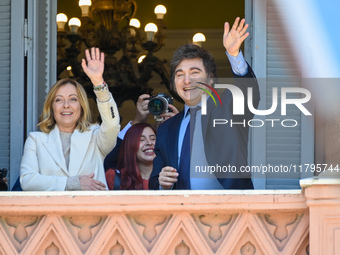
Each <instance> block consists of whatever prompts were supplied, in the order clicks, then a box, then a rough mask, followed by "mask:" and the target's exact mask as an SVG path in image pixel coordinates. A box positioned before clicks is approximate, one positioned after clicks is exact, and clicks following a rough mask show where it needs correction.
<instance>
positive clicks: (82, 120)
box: [38, 78, 91, 134]
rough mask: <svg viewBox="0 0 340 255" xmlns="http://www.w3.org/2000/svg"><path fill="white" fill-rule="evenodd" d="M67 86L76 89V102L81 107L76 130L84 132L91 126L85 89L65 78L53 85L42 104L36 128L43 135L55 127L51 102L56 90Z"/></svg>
mask: <svg viewBox="0 0 340 255" xmlns="http://www.w3.org/2000/svg"><path fill="white" fill-rule="evenodd" d="M67 84H71V85H73V86H75V87H76V91H77V95H78V100H79V103H80V106H81V113H80V117H79V120H78V123H77V126H76V129H79V131H80V132H84V131H86V130H88V127H89V126H90V125H91V111H90V106H89V101H88V99H87V95H86V92H85V89H84V88H83V86H82V85H81V84H80V83H79V82H77V81H75V80H73V79H69V78H65V79H61V80H59V81H58V82H57V83H56V84H54V85H53V87H52V88H51V89H50V91H49V92H48V94H47V97H46V100H45V103H44V108H43V112H42V114H41V115H40V118H39V124H38V126H39V127H40V130H41V131H42V132H44V133H47V134H48V133H50V132H51V130H52V129H53V128H54V127H55V125H56V121H55V119H54V113H53V108H52V105H53V101H54V99H55V96H56V93H57V90H58V89H59V88H60V87H62V86H65V85H67Z"/></svg>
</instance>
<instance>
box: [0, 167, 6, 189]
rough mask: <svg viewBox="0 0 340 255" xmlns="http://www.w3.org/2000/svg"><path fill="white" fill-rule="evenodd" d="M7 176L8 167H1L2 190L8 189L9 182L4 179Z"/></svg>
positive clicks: (0, 180) (0, 185)
mask: <svg viewBox="0 0 340 255" xmlns="http://www.w3.org/2000/svg"><path fill="white" fill-rule="evenodd" d="M6 176H7V169H6V168H3V169H0V191H6V190H8V186H7V184H6V183H5V182H4V181H3V180H2V179H3V178H4V177H6Z"/></svg>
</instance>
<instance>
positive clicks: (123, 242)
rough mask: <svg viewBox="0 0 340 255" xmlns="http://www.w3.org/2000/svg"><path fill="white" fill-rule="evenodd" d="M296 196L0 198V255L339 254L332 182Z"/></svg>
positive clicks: (339, 183) (338, 191)
mask: <svg viewBox="0 0 340 255" xmlns="http://www.w3.org/2000/svg"><path fill="white" fill-rule="evenodd" d="M301 185H302V187H303V189H302V190H275V191H273V190H253V191H204V192H203V191H110V192H2V193H0V204H1V206H0V215H1V216H0V254H1V255H9V254H48V255H51V254H71V255H76V254H91V255H93V254H96V255H97V254H137V255H140V254H155V255H156V254H157V255H163V254H204V255H206V254H233V255H234V254H242V255H244V254H256V255H258V254H264V255H272V254H288V255H293V254H298V255H301V254H315V255H316V254H318V255H320V254H327V255H328V254H340V180H338V179H322V180H314V179H310V180H309V179H306V180H302V181H301Z"/></svg>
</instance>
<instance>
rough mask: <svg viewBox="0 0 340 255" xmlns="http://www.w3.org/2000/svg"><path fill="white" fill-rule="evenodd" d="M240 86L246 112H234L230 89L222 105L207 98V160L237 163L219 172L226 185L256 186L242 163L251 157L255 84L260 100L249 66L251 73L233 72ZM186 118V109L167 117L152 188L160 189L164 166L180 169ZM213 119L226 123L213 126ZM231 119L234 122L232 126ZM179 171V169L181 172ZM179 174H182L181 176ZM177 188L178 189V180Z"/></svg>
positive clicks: (256, 95) (204, 124) (256, 99)
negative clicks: (249, 102) (249, 96)
mask: <svg viewBox="0 0 340 255" xmlns="http://www.w3.org/2000/svg"><path fill="white" fill-rule="evenodd" d="M229 84H235V85H236V86H237V87H239V88H240V89H241V90H242V91H243V94H244V97H245V108H244V109H245V114H244V115H233V114H232V113H233V106H232V104H233V98H232V94H231V92H230V91H229V90H225V91H224V92H223V93H222V94H221V95H220V96H221V99H222V103H223V106H221V105H217V106H215V104H214V102H213V100H212V98H209V99H208V101H207V115H202V117H201V119H202V132H203V140H204V148H205V154H206V158H207V161H208V163H209V165H210V166H216V165H217V164H218V165H219V166H228V165H230V166H234V167H235V168H236V169H237V172H235V173H232V172H228V173H222V174H216V177H217V179H218V181H219V182H220V183H221V185H222V186H223V187H224V188H225V189H253V184H252V181H251V178H250V177H251V174H250V173H241V172H240V171H239V169H240V167H241V166H246V165H247V157H248V133H249V127H248V120H250V119H252V118H253V116H254V115H253V114H252V113H251V112H250V111H249V109H248V107H247V88H248V87H252V88H253V106H254V107H255V108H257V107H258V103H259V100H260V95H259V87H258V83H257V80H256V78H255V74H254V73H253V70H252V69H251V67H250V66H248V74H247V75H245V76H237V75H236V74H234V79H233V81H232V83H229ZM182 119H183V112H180V113H179V114H177V115H175V116H174V117H172V118H170V119H168V120H167V121H165V122H164V123H163V124H162V125H160V127H159V129H158V132H157V140H156V145H155V153H156V157H155V159H154V162H153V171H152V173H151V176H150V181H149V189H153V190H155V189H159V181H158V177H159V173H160V172H161V170H162V168H163V167H164V166H172V167H174V168H175V169H178V135H179V129H180V125H181V121H182ZM214 119H226V120H228V122H229V123H228V124H227V125H216V127H213V120H214ZM231 120H232V121H233V122H234V123H235V122H237V123H243V122H244V123H245V125H243V124H235V125H233V126H232V127H231V126H230V122H231ZM179 175H180V173H179ZM178 178H180V176H179V177H178ZM173 188H174V189H177V185H176V184H175V185H174V187H173Z"/></svg>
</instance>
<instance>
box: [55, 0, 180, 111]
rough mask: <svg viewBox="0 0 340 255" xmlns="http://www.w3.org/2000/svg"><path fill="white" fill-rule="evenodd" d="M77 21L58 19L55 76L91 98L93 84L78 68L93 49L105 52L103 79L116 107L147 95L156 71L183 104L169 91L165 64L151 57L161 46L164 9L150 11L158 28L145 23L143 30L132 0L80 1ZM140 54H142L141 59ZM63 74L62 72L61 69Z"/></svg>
mask: <svg viewBox="0 0 340 255" xmlns="http://www.w3.org/2000/svg"><path fill="white" fill-rule="evenodd" d="M79 6H80V8H81V13H82V15H81V18H80V19H78V18H72V19H70V20H69V22H68V25H69V31H66V30H65V24H66V22H67V20H68V18H67V16H66V15H65V14H62V13H60V14H58V15H57V26H58V31H57V59H58V60H57V75H58V79H60V78H61V75H62V74H63V75H65V74H66V75H67V76H69V77H72V78H74V79H76V80H77V81H78V82H80V83H81V84H82V85H83V86H84V88H85V90H86V92H87V94H88V96H89V97H92V98H94V97H95V95H94V93H93V89H92V84H91V82H90V80H89V78H88V77H87V76H86V74H85V73H84V72H83V70H82V68H81V58H82V56H83V55H81V53H82V54H83V52H84V51H85V49H86V48H91V47H98V48H100V50H101V51H103V52H104V53H105V70H104V75H103V76H104V80H105V81H106V82H107V84H108V85H109V89H110V91H111V93H112V94H113V96H114V98H115V100H116V102H117V105H118V107H120V106H121V105H122V103H123V102H124V101H126V100H133V101H134V102H136V101H137V99H138V97H139V95H141V94H144V93H147V94H150V93H151V92H152V88H150V87H149V86H148V82H149V80H150V79H151V78H152V72H155V73H157V74H158V75H159V76H160V78H161V80H162V83H163V84H164V85H165V86H166V88H167V90H168V92H169V93H170V94H171V95H172V96H173V97H174V98H176V99H177V100H179V101H182V100H181V99H180V98H179V97H178V96H177V94H176V93H175V92H174V91H172V90H171V89H170V77H169V71H168V67H167V66H166V61H165V60H160V59H158V58H157V57H156V56H154V53H155V52H157V51H159V50H160V49H161V48H162V47H163V46H164V39H165V35H164V33H163V30H164V29H166V26H165V24H164V22H163V17H164V14H165V13H166V8H165V7H164V6H163V5H158V6H156V8H155V14H156V16H157V24H154V23H149V24H147V25H146V26H145V32H144V31H141V30H140V29H139V28H140V22H139V21H138V20H137V19H135V18H134V15H135V13H136V10H137V4H136V2H135V1H134V0H92V3H91V0H80V1H79ZM143 53H145V55H143ZM65 70H66V71H65Z"/></svg>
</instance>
